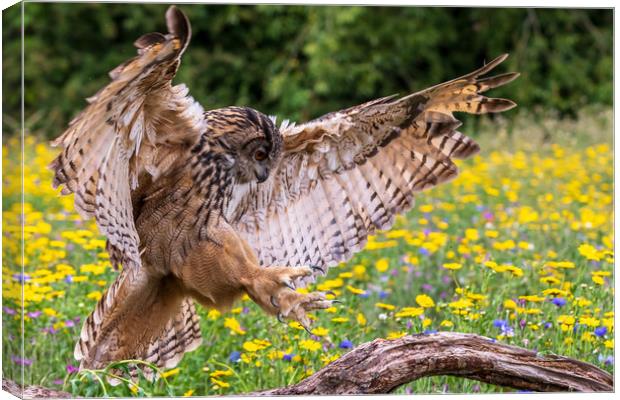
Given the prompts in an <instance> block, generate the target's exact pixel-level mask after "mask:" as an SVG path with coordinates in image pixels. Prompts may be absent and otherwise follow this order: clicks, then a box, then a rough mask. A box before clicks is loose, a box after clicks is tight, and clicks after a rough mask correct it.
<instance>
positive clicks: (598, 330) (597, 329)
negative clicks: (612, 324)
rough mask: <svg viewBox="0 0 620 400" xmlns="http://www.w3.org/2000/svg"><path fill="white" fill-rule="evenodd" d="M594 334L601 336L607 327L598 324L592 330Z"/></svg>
mask: <svg viewBox="0 0 620 400" xmlns="http://www.w3.org/2000/svg"><path fill="white" fill-rule="evenodd" d="M594 334H595V335H596V336H598V337H603V336H605V335H606V334H607V327H606V326H599V327H598V328H596V329H595V330H594Z"/></svg>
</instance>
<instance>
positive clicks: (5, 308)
mask: <svg viewBox="0 0 620 400" xmlns="http://www.w3.org/2000/svg"><path fill="white" fill-rule="evenodd" d="M2 310H3V311H4V312H5V313H6V314H7V315H15V310H13V309H12V308H10V307H6V306H5V307H2Z"/></svg>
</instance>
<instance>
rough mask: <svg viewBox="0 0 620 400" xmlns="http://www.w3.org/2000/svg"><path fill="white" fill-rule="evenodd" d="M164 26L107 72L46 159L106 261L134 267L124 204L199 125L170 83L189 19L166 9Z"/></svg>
mask: <svg viewBox="0 0 620 400" xmlns="http://www.w3.org/2000/svg"><path fill="white" fill-rule="evenodd" d="M166 23H167V26H168V31H169V33H168V34H167V35H163V34H161V33H148V34H146V35H143V36H142V37H140V38H139V39H138V40H136V41H135V43H134V45H135V46H136V47H137V48H138V55H137V56H136V57H134V58H132V59H130V60H128V61H126V62H125V63H123V64H121V65H120V66H118V67H117V68H115V69H114V70H113V71H111V72H110V77H111V78H112V81H111V82H110V83H109V84H108V85H107V86H105V87H104V88H102V89H101V90H100V91H99V92H98V93H97V94H95V95H94V96H92V97H91V98H89V99H88V102H89V103H90V104H89V105H88V107H87V108H86V109H85V110H84V111H82V113H80V114H79V115H78V116H77V117H76V118H75V119H74V120H73V121H71V123H70V124H69V128H68V129H67V130H66V131H65V132H64V133H63V134H62V135H61V136H60V137H59V138H57V139H56V140H55V141H54V142H52V145H54V146H60V147H61V148H62V152H61V153H60V154H59V155H58V157H57V158H56V159H55V160H54V161H53V162H52V163H51V164H50V168H51V169H52V170H53V171H54V174H55V176H54V182H53V184H54V187H57V186H58V185H64V188H63V190H62V194H69V193H75V208H76V209H77V211H78V212H80V214H81V215H82V216H84V217H92V216H94V217H95V218H96V221H97V225H98V226H99V229H100V231H101V232H102V233H103V234H105V235H106V236H107V239H108V252H109V253H110V256H111V260H112V261H113V262H114V263H115V264H117V263H122V264H123V265H125V266H134V265H135V266H139V265H140V254H139V238H138V234H137V232H136V228H135V225H134V217H133V209H132V204H131V192H132V191H133V190H134V189H135V188H136V187H137V184H138V177H139V176H140V175H141V174H143V173H148V174H150V175H151V176H152V177H153V179H156V178H157V177H158V176H159V175H160V174H161V173H162V172H164V170H165V169H166V168H167V167H168V166H170V165H171V163H172V162H173V161H174V159H175V157H177V156H179V155H181V154H182V153H183V151H184V150H186V149H187V148H189V147H191V146H192V145H193V144H194V143H195V142H196V140H197V139H198V138H199V136H200V134H201V133H202V132H204V129H205V126H204V124H205V123H204V118H203V113H204V111H203V109H202V107H201V106H200V105H199V104H198V103H197V102H195V101H194V100H193V99H192V98H191V97H190V96H188V95H187V93H188V90H187V88H186V87H185V86H184V85H177V86H172V79H173V78H174V76H175V74H176V71H177V69H178V67H179V63H180V60H181V55H182V54H183V52H184V51H185V49H186V48H187V45H188V44H189V39H190V35H191V29H190V25H189V21H188V19H187V17H186V16H185V14H183V13H182V12H181V11H180V10H178V9H177V8H176V7H174V6H172V7H170V8H169V9H168V11H167V12H166Z"/></svg>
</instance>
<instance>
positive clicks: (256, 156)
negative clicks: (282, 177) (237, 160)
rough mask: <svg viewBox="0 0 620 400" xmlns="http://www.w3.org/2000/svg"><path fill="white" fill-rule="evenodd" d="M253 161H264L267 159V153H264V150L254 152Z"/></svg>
mask: <svg viewBox="0 0 620 400" xmlns="http://www.w3.org/2000/svg"><path fill="white" fill-rule="evenodd" d="M254 159H255V160H256V161H264V160H265V159H267V152H265V151H264V150H256V152H255V153H254Z"/></svg>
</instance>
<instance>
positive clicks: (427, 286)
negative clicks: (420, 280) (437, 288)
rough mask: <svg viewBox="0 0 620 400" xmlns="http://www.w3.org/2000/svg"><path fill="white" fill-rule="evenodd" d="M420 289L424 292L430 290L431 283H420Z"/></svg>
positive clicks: (431, 289)
mask: <svg viewBox="0 0 620 400" xmlns="http://www.w3.org/2000/svg"><path fill="white" fill-rule="evenodd" d="M422 290H424V291H425V292H432V291H433V285H431V284H430V283H425V284H423V285H422Z"/></svg>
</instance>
